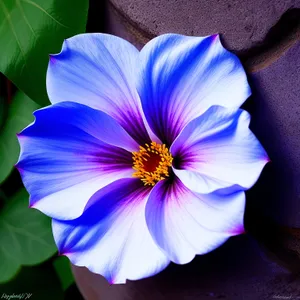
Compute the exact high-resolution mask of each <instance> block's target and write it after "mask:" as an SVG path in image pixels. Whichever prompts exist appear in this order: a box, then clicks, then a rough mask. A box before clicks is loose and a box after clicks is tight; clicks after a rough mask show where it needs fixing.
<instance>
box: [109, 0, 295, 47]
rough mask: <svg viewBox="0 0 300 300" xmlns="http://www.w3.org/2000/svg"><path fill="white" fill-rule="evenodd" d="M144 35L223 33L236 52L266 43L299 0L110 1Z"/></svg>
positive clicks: (226, 41) (228, 44) (225, 40)
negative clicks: (271, 30)
mask: <svg viewBox="0 0 300 300" xmlns="http://www.w3.org/2000/svg"><path fill="white" fill-rule="evenodd" d="M110 2H111V4H112V5H113V7H114V8H115V9H116V10H117V11H118V12H119V13H120V14H121V15H123V16H124V17H125V19H126V20H127V21H128V22H129V23H130V22H131V23H132V24H133V27H136V28H139V29H140V31H143V32H144V35H145V34H146V35H147V34H148V35H150V36H151V35H152V36H156V35H159V34H163V33H169V32H175V33H181V34H186V35H197V36H204V35H210V34H214V33H221V34H222V38H223V40H224V43H225V46H226V47H227V48H228V49H230V50H234V51H236V52H241V51H245V50H247V49H250V48H252V47H254V46H256V45H259V44H260V43H262V42H263V41H264V39H265V37H266V35H267V33H268V32H269V30H270V28H271V27H272V26H274V25H275V24H276V23H277V22H278V21H279V19H280V18H281V16H282V15H283V14H284V13H285V12H286V11H288V10H290V9H293V8H299V7H300V1H299V0H285V1H282V0H273V1H270V0H210V1H204V0H189V1H183V0H164V1H161V0H150V1H143V0H110Z"/></svg>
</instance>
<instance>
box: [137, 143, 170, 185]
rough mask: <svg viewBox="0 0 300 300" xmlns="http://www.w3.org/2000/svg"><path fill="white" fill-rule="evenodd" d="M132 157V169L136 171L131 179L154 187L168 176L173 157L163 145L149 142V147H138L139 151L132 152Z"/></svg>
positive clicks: (146, 145) (147, 145)
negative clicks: (136, 179)
mask: <svg viewBox="0 0 300 300" xmlns="http://www.w3.org/2000/svg"><path fill="white" fill-rule="evenodd" d="M132 155H133V157H132V159H133V167H132V168H133V169H134V170H136V172H135V173H134V174H133V177H138V178H140V179H141V180H142V182H144V185H152V186H154V185H155V184H156V183H157V182H158V181H160V180H163V179H165V178H166V177H168V176H169V168H170V167H171V166H172V161H173V157H172V155H171V153H170V152H169V149H168V148H167V147H166V145H165V144H162V145H161V144H157V143H156V142H151V144H150V145H149V144H145V146H144V147H143V146H140V151H138V152H132Z"/></svg>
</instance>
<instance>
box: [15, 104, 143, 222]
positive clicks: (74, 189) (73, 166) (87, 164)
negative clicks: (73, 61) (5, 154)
mask: <svg viewBox="0 0 300 300" xmlns="http://www.w3.org/2000/svg"><path fill="white" fill-rule="evenodd" d="M34 114H35V117H36V120H35V122H34V123H33V124H31V125H29V126H28V127H27V128H25V129H24V130H23V131H22V132H21V134H19V136H18V138H19V142H20V145H21V154H20V158H19V162H18V163H17V168H18V169H19V171H20V173H21V176H22V179H23V183H24V185H25V187H26V189H27V190H28V192H29V193H30V205H31V206H33V207H34V208H37V209H39V210H41V211H42V212H43V213H45V214H47V215H48V216H50V217H54V218H59V219H74V218H77V217H78V216H80V215H81V214H82V212H83V210H84V207H85V205H86V203H87V202H88V200H89V198H90V197H91V196H92V195H93V194H94V193H95V192H96V191H98V190H99V189H100V188H102V187H104V186H105V185H107V184H109V183H111V182H113V181H115V180H117V179H120V178H125V177H131V176H132V174H133V169H132V158H131V156H132V155H131V153H130V152H128V151H126V150H125V149H128V150H134V149H136V147H138V145H137V144H136V142H135V141H134V140H133V139H132V138H131V137H130V136H129V135H128V134H127V133H126V132H125V130H124V129H123V128H122V127H121V126H120V125H119V124H118V123H117V122H116V121H115V120H114V119H113V118H111V117H109V116H108V115H106V114H105V113H103V112H101V111H97V110H95V109H92V108H89V107H87V106H84V105H82V104H78V103H71V102H68V103H67V102H65V103H59V104H55V105H52V106H50V107H47V108H44V109H41V110H38V111H36V112H35V113H34ZM112 133H113V134H112ZM121 147H124V148H125V149H123V148H121Z"/></svg>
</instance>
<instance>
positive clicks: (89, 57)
mask: <svg viewBox="0 0 300 300" xmlns="http://www.w3.org/2000/svg"><path fill="white" fill-rule="evenodd" d="M138 54H139V52H138V50H137V49H136V48H135V47H134V46H133V45H131V44H130V43H128V42H127V41H125V40H123V39H121V38H118V37H115V36H112V35H108V34H101V33H91V34H80V35H77V36H75V37H72V38H70V39H67V40H65V42H64V44H63V48H62V51H61V52H60V53H59V54H56V55H51V56H50V62H49V66H48V72H47V91H48V95H49V98H50V100H51V102H52V103H58V102H62V101H72V102H78V103H82V104H86V105H88V106H90V107H93V108H96V109H99V110H102V111H104V112H106V113H108V114H110V115H111V116H113V117H114V118H115V119H116V120H117V121H118V122H119V123H120V124H121V125H122V126H123V127H124V128H125V129H126V131H127V132H128V133H129V134H130V135H131V136H132V137H133V138H135V139H136V140H137V141H138V142H139V144H142V143H145V142H148V141H149V136H148V133H147V130H146V128H145V125H144V122H143V113H142V109H141V103H140V99H139V96H138V93H137V91H136V87H135V76H136V75H135V74H136V70H137V65H138Z"/></svg>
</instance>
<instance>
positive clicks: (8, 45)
mask: <svg viewBox="0 0 300 300" xmlns="http://www.w3.org/2000/svg"><path fill="white" fill-rule="evenodd" d="M87 11H88V0H1V1H0V45H1V56H0V72H2V73H4V74H5V75H6V77H7V78H9V79H10V80H11V81H12V82H13V83H14V84H15V85H16V86H17V87H18V88H19V89H20V90H22V91H23V92H24V93H25V94H27V95H28V96H29V97H30V98H31V99H33V100H34V101H36V102H38V103H40V104H41V105H47V104H48V103H49V100H48V97H47V93H46V71H47V65H48V60H49V54H51V53H57V52H60V50H61V46H62V42H63V40H64V39H66V38H68V37H71V36H73V35H75V34H78V33H82V32H85V26H86V20H87Z"/></svg>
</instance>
